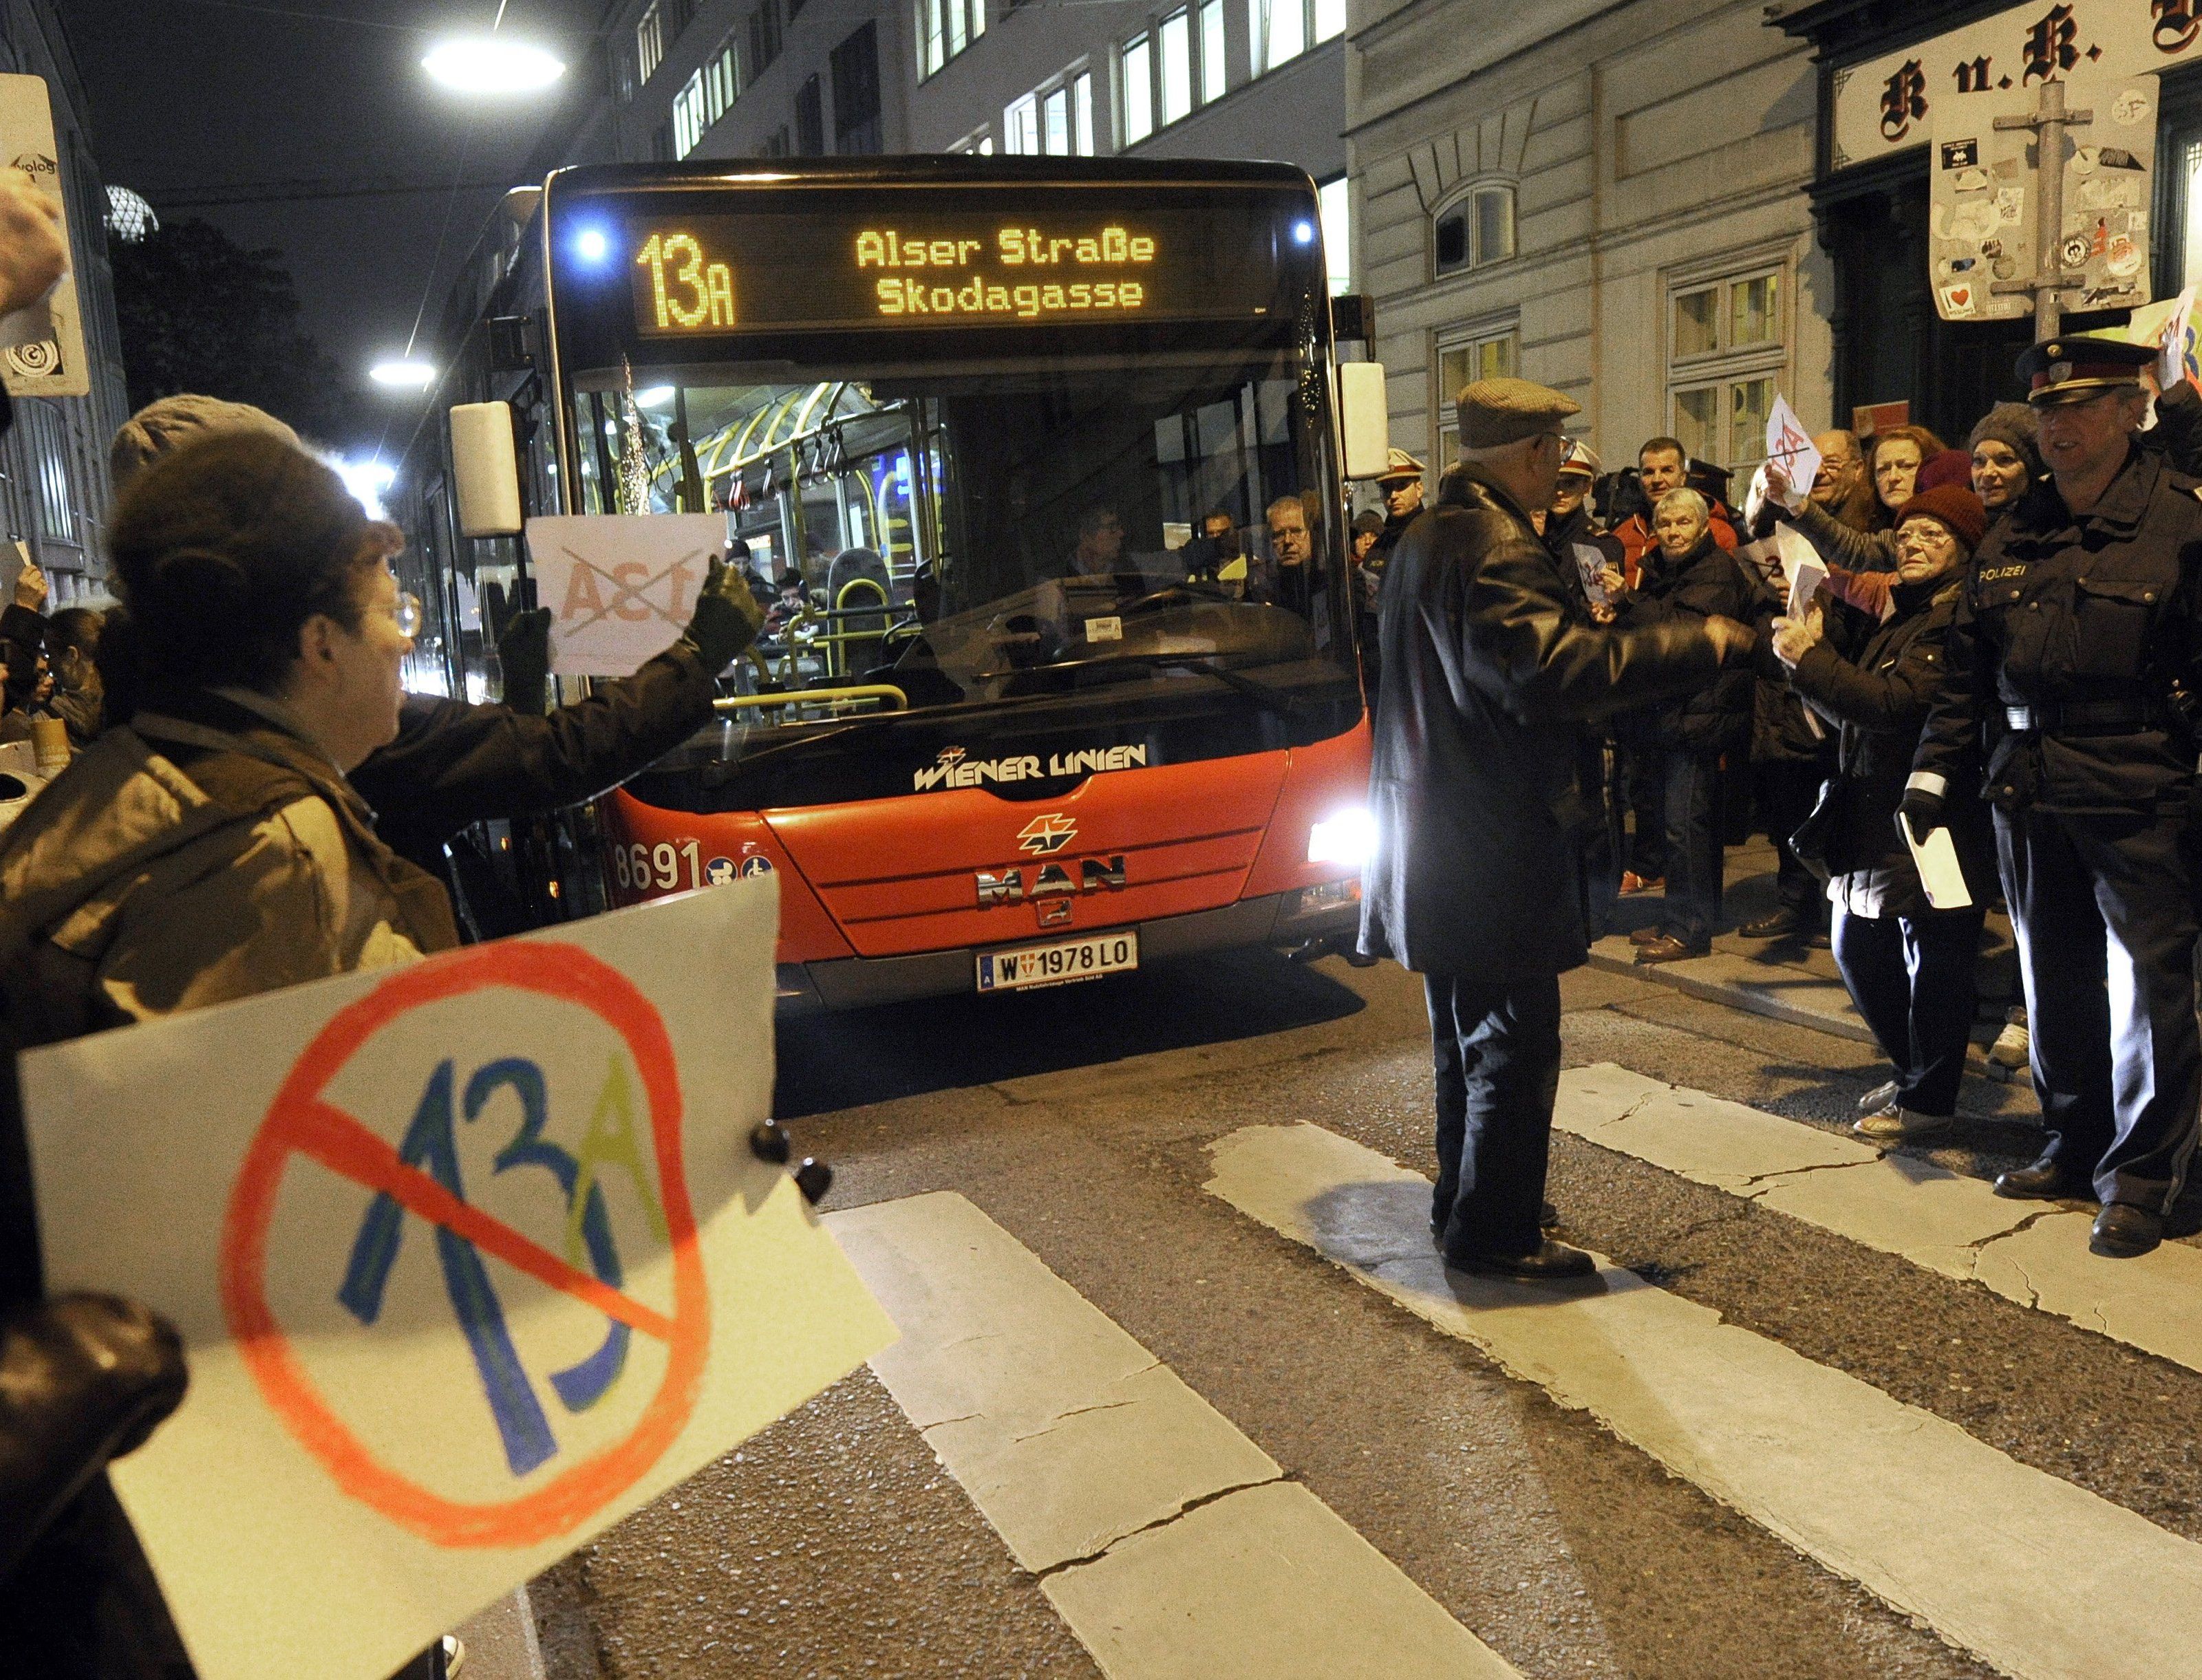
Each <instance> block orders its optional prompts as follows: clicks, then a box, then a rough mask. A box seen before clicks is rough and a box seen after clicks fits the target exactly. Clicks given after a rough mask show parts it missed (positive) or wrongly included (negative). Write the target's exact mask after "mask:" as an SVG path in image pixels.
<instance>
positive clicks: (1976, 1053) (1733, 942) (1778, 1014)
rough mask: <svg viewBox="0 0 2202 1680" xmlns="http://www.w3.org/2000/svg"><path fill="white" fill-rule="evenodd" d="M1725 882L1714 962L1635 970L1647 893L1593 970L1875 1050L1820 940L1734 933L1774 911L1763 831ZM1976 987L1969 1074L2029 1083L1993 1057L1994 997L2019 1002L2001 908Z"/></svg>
mask: <svg viewBox="0 0 2202 1680" xmlns="http://www.w3.org/2000/svg"><path fill="white" fill-rule="evenodd" d="M1727 861H1728V872H1727V884H1726V886H1725V888H1724V889H1723V893H1722V903H1721V918H1720V922H1719V925H1720V926H1721V927H1722V928H1725V929H1728V930H1729V931H1727V932H1724V933H1718V934H1716V935H1715V936H1714V938H1713V949H1712V954H1711V955H1710V956H1702V957H1691V958H1687V959H1685V960H1682V961H1681V962H1662V963H1655V964H1651V965H1649V966H1644V967H1639V966H1637V963H1636V949H1635V947H1634V946H1633V945H1631V944H1630V943H1628V936H1629V934H1630V933H1631V932H1633V931H1634V930H1635V929H1637V928H1640V927H1646V926H1653V925H1657V922H1658V920H1659V908H1660V896H1659V895H1658V894H1657V893H1656V892H1654V893H1641V894H1639V895H1637V896H1634V897H1631V898H1624V899H1622V901H1621V902H1620V903H1619V904H1618V905H1616V907H1615V910H1614V920H1613V930H1614V931H1612V932H1611V933H1610V934H1609V935H1607V937H1604V938H1603V939H1601V940H1599V942H1598V943H1596V944H1594V945H1593V946H1592V947H1591V954H1590V961H1591V966H1592V967H1593V968H1602V969H1605V970H1607V971H1609V972H1612V973H1616V974H1633V975H1634V976H1635V977H1636V978H1639V979H1641V980H1650V981H1652V982H1654V983H1655V984H1659V985H1663V986H1672V987H1674V988H1675V990H1677V991H1681V992H1687V993H1688V994H1689V995H1690V996H1693V997H1702V998H1704V999H1705V1000H1707V1001H1708V1002H1713V1003H1725V1004H1728V1005H1729V1006H1730V1007H1734V1008H1737V1009H1746V1010H1748V1011H1750V1012H1751V1013H1752V1014H1755V1015H1766V1016H1769V1017H1771V1018H1772V1019H1775V1020H1781V1021H1789V1022H1793V1023H1794V1024H1795V1025H1799V1026H1809V1027H1815V1028H1817V1029H1818V1030H1819V1031H1822V1032H1832V1033H1834V1034H1836V1035H1838V1036H1839V1037H1844V1038H1854V1039H1857V1040H1858V1041H1859V1042H1860V1043H1867V1044H1870V1043H1872V1042H1873V1033H1872V1031H1870V1030H1869V1028H1868V1027H1867V1025H1866V1024H1865V1022H1864V1020H1863V1019H1862V1018H1861V1017H1860V1016H1859V1014H1858V1011H1857V1010H1856V1009H1855V1008H1853V1007H1852V1006H1851V1000H1850V994H1849V993H1848V992H1847V991H1846V990H1844V987H1843V981H1842V976H1841V975H1840V973H1838V972H1836V969H1835V960H1834V956H1833V955H1832V954H1830V953H1829V951H1828V947H1827V943H1826V942H1825V941H1824V940H1816V941H1813V942H1811V943H1805V941H1803V940H1798V939H1745V938H1742V937H1740V936H1739V935H1737V934H1736V933H1735V932H1734V929H1735V928H1736V927H1738V926H1740V925H1741V924H1743V923H1745V922H1747V921H1751V920H1752V919H1755V918H1757V917H1759V916H1763V915H1765V914H1767V913H1769V912H1770V911H1771V910H1772V909H1773V908H1775V890H1774V865H1775V860H1774V847H1773V843H1771V842H1770V841H1769V840H1767V839H1766V838H1765V837H1764V836H1763V835H1753V836H1752V837H1751V839H1750V840H1749V841H1748V842H1746V843H1745V844H1743V845H1740V846H1731V847H1729V848H1728V860H1727ZM2017 961H2018V959H2017V950H2016V949H2015V948H2014V947H2013V946H2012V944H2011V919H2010V918H2009V917H2008V916H2006V915H2005V914H2004V913H2003V912H2002V911H2000V910H1990V911H1989V912H1988V921H1987V934H1986V936H1985V937H1983V938H1982V940H1981V966H1980V971H1979V972H1980V984H1981V998H1982V1005H1981V1008H1982V1013H1981V1019H1980V1020H1979V1021H1978V1022H1977V1023H1976V1024H1975V1026H1974V1030H1973V1049H1972V1052H1971V1054H1970V1055H1969V1057H1968V1058H1967V1059H1968V1060H1969V1062H1970V1063H1971V1066H1972V1071H1973V1072H1975V1073H1978V1074H1981V1076H1983V1077H1984V1078H1991V1079H1998V1080H2003V1081H2005V1082H2009V1081H2011V1080H2012V1079H2014V1078H2016V1079H2019V1080H2022V1081H2023V1080H2024V1079H2025V1078H2027V1077H2028V1075H2027V1072H2026V1070H2025V1069H2023V1068H2020V1069H2018V1070H2017V1072H2015V1073H2014V1072H2013V1071H2012V1070H2011V1069H2010V1068H2007V1067H2001V1066H1997V1065H1996V1064H1995V1063H1993V1062H1991V1061H1989V1060H1987V1054H1986V1052H1987V1047H1988V1046H1989V1045H1990V1044H1992V1043H1994V1042H1995V1036H1996V1034H1997V1033H1998V1032H1999V1031H2001V1030H2002V1026H2003V1012H2004V1002H1995V1003H1994V1005H1993V1008H1992V1009H1991V1007H1990V1005H1989V1002H1988V1000H1990V999H1997V1000H2003V999H2005V998H2006V997H2007V999H2008V1001H2009V1002H2017V994H2018V972H2017Z"/></svg>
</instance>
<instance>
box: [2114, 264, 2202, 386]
mask: <svg viewBox="0 0 2202 1680" xmlns="http://www.w3.org/2000/svg"><path fill="white" fill-rule="evenodd" d="M2126 337H2127V338H2129V339H2131V340H2132V341H2133V342H2134V344H2155V345H2158V347H2160V349H2161V350H2162V352H2163V353H2162V354H2161V355H2158V357H2157V359H2156V382H2157V385H2158V387H2159V388H2160V389H2162V390H2164V391H2170V389H2171V388H2172V387H2173V386H2175V385H2177V384H2178V383H2179V382H2180V381H2181V379H2187V380H2190V381H2192V382H2193V383H2194V384H2196V385H2202V321H2198V320H2195V318H2194V288H2193V286H2188V287H2187V289H2186V290H2185V291H2181V293H2180V294H2179V296H2178V297H2170V298H2166V299H2164V301H2163V302H2161V303H2146V304H2144V305H2142V306H2141V307H2140V308H2138V309H2135V310H2134V312H2133V316H2132V318H2131V319H2130V320H2128V321H2127V322H2126Z"/></svg>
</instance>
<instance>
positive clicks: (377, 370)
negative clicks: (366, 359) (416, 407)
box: [367, 356, 436, 391]
mask: <svg viewBox="0 0 2202 1680" xmlns="http://www.w3.org/2000/svg"><path fill="white" fill-rule="evenodd" d="M367 377H368V379H372V380H374V382H375V384H377V385H386V386H388V387H389V388H390V389H391V390H392V391H426V390H427V388H428V387H429V386H430V385H433V384H435V382H436V370H435V369H434V368H433V367H431V366H429V364H428V363H427V362H425V361H413V360H412V359H411V358H409V357H407V356H398V357H396V358H394V359H392V361H378V362H376V363H375V364H374V367H370V368H368V370H367Z"/></svg>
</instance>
